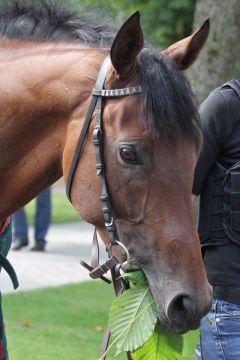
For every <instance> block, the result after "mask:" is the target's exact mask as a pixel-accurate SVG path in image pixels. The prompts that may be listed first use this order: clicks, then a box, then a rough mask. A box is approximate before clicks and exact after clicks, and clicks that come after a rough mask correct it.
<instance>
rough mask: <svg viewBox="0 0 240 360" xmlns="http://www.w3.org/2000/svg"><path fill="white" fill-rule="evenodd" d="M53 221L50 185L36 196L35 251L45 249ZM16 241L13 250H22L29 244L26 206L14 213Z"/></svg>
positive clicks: (33, 248)
mask: <svg viewBox="0 0 240 360" xmlns="http://www.w3.org/2000/svg"><path fill="white" fill-rule="evenodd" d="M50 221H51V190H50V187H49V188H47V189H45V190H44V191H42V192H41V193H40V194H39V195H38V196H37V198H36V212H35V218H34V237H35V245H34V246H33V247H32V248H31V250H33V251H44V250H45V246H46V234H47V231H48V228H49V225H50ZM13 228H14V243H13V247H12V249H13V250H20V249H22V248H23V247H24V246H28V243H29V238H28V225H27V219H26V214H25V211H24V208H22V209H19V210H18V211H17V212H16V213H15V214H14V215H13Z"/></svg>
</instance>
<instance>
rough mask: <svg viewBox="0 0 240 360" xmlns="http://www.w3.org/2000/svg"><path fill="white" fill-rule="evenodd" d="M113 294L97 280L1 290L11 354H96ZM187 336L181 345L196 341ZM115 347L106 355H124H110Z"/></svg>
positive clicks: (62, 357) (60, 359) (89, 358)
mask: <svg viewBox="0 0 240 360" xmlns="http://www.w3.org/2000/svg"><path fill="white" fill-rule="evenodd" d="M113 299H114V294H113V289H112V286H109V285H106V284H104V283H102V282H100V281H90V282H85V283H81V284H77V285H65V286H61V287H54V288H48V289H43V290H36V291H29V292H21V293H16V294H9V295H4V296H3V311H4V319H5V323H6V334H7V339H8V350H9V355H10V359H11V360H98V358H99V357H98V354H99V348H100V345H101V342H102V338H103V334H104V328H105V326H106V324H107V317H108V311H109V307H110V305H111V304H112V302H113ZM187 341H188V344H186V343H185V346H184V348H185V351H187V348H188V347H189V346H190V348H191V349H192V348H193V347H194V346H195V344H196V334H195V332H191V333H188V337H187ZM192 344H193V345H192ZM114 351H115V350H114V349H113V351H110V352H109V354H108V356H107V360H114V359H117V360H126V355H125V354H121V355H120V356H119V357H117V358H115V357H114ZM181 359H182V360H192V359H194V356H193V357H190V358H189V357H187V356H186V355H185V356H183V357H181ZM146 360H148V359H146Z"/></svg>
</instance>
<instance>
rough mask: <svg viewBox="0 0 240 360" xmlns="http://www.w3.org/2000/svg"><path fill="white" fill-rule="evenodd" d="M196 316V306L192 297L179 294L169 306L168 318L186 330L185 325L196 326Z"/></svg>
mask: <svg viewBox="0 0 240 360" xmlns="http://www.w3.org/2000/svg"><path fill="white" fill-rule="evenodd" d="M195 314H196V304H195V302H194V300H193V299H192V298H191V296H190V295H187V294H179V295H177V296H175V297H174V298H173V299H172V300H171V302H170V303H169V305H168V308H167V317H168V318H169V320H170V321H172V322H173V323H174V324H175V325H177V326H178V325H179V326H181V327H183V328H184V324H185V325H186V326H189V324H192V325H194V318H195Z"/></svg>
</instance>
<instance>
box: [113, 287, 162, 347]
mask: <svg viewBox="0 0 240 360" xmlns="http://www.w3.org/2000/svg"><path fill="white" fill-rule="evenodd" d="M156 322H157V311H156V305H155V302H154V300H153V298H152V294H151V292H150V289H149V287H148V286H146V285H145V286H141V287H133V288H130V289H129V290H127V291H125V292H124V293H123V294H122V295H120V296H119V297H118V298H117V299H116V300H115V301H114V303H113V305H112V306H111V309H110V313H109V328H110V330H111V333H112V337H113V343H116V346H117V350H118V352H117V353H120V352H122V351H134V350H136V349H137V348H139V347H140V346H142V345H143V343H144V342H145V341H146V340H147V339H148V338H149V337H150V336H151V334H152V332H153V330H154V327H155V324H156Z"/></svg>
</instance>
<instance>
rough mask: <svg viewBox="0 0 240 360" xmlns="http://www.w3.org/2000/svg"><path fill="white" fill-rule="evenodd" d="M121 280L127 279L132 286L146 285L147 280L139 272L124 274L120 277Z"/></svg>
mask: <svg viewBox="0 0 240 360" xmlns="http://www.w3.org/2000/svg"><path fill="white" fill-rule="evenodd" d="M122 278H124V279H128V280H129V281H130V283H131V285H133V286H142V285H148V282H147V278H146V276H145V274H144V272H143V271H141V270H138V271H130V272H126V273H124V274H123V275H122ZM130 287H131V286H130Z"/></svg>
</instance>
